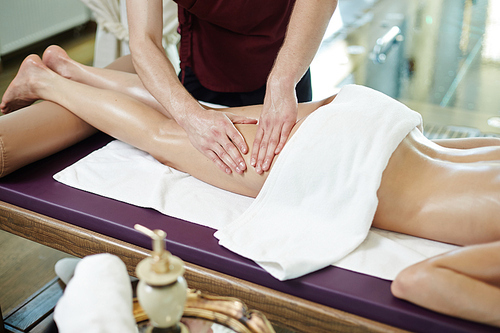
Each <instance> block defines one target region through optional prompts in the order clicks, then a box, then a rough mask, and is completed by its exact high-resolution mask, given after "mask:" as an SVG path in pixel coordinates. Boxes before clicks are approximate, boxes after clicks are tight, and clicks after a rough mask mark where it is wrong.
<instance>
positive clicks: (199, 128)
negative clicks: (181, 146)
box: [181, 109, 257, 174]
mask: <svg viewBox="0 0 500 333" xmlns="http://www.w3.org/2000/svg"><path fill="white" fill-rule="evenodd" d="M256 123H257V119H253V118H248V117H244V116H238V115H235V114H232V113H225V112H220V111H214V110H202V109H200V110H199V111H196V112H191V113H189V115H188V116H187V119H186V121H183V122H182V124H181V126H182V127H183V128H184V130H185V131H186V133H187V134H188V137H189V140H190V141H191V143H192V144H193V146H194V147H195V148H196V149H198V150H199V151H200V152H201V153H202V154H204V155H205V156H206V157H208V158H209V159H210V160H211V161H213V162H214V163H215V164H216V165H217V166H218V167H219V168H220V169H221V170H222V171H224V172H225V173H227V174H230V173H231V172H232V171H235V172H237V173H240V174H241V173H243V171H245V170H246V164H245V160H244V159H243V157H242V155H241V154H242V153H243V154H246V153H247V152H248V146H247V144H246V142H245V140H244V139H243V136H242V135H241V133H240V132H239V131H238V130H237V129H236V127H234V125H233V124H256Z"/></svg>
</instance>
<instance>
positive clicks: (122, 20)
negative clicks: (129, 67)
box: [80, 0, 180, 71]
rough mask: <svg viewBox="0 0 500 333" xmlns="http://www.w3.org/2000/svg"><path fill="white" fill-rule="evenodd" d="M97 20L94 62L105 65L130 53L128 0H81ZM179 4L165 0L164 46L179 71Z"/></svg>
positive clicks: (96, 64)
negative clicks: (126, 3) (126, 4)
mask: <svg viewBox="0 0 500 333" xmlns="http://www.w3.org/2000/svg"><path fill="white" fill-rule="evenodd" d="M80 1H82V2H83V3H84V4H85V5H86V6H87V7H88V8H89V9H90V10H91V11H92V14H93V16H94V18H95V20H96V22H97V34H96V44H95V51H94V66H96V67H104V66H106V65H108V64H109V63H110V62H112V61H113V60H114V59H116V58H118V57H120V56H122V55H126V54H129V53H130V50H129V48H128V40H129V34H128V25H127V15H126V7H125V2H126V1H125V0H80ZM177 26H178V21H177V4H175V3H174V2H173V1H172V0H163V47H164V48H165V51H166V53H167V56H168V58H169V59H170V61H171V62H172V64H173V66H174V68H175V69H176V70H177V71H179V54H178V52H177V44H178V42H179V40H180V36H179V34H178V33H177Z"/></svg>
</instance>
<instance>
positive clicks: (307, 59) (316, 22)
mask: <svg viewBox="0 0 500 333" xmlns="http://www.w3.org/2000/svg"><path fill="white" fill-rule="evenodd" d="M336 7H337V0H297V1H296V3H295V7H294V9H293V12H292V15H291V17H290V23H289V25H288V29H287V34H286V36H285V40H284V42H283V46H282V47H281V50H280V51H279V53H278V56H277V58H276V61H275V63H274V66H273V69H272V70H271V73H270V75H269V78H268V85H270V86H271V88H273V87H281V88H294V87H295V85H296V84H297V82H299V81H300V79H301V78H302V76H303V75H304V73H305V72H306V71H307V69H308V68H309V66H310V64H311V62H312V60H313V58H314V56H315V54H316V52H317V50H318V48H319V46H320V44H321V41H322V39H323V36H324V34H325V31H326V28H327V27H328V23H329V22H330V19H331V17H332V15H333V12H334V11H335V8H336Z"/></svg>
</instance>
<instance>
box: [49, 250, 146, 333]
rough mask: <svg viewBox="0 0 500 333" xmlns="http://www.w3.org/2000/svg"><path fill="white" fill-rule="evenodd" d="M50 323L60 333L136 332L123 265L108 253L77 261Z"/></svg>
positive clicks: (130, 289) (128, 282) (130, 292)
mask: <svg viewBox="0 0 500 333" xmlns="http://www.w3.org/2000/svg"><path fill="white" fill-rule="evenodd" d="M54 321H55V322H56V324H57V328H58V330H59V332H61V333H78V332H82V333H107V332H123V333H136V332H137V326H136V323H135V319H134V315H133V312H132V286H131V284H130V278H129V276H128V273H127V269H126V267H125V264H124V263H123V262H122V261H121V260H120V259H119V258H118V257H116V256H114V255H111V254H97V255H93V256H88V257H85V258H84V259H83V260H81V261H80V262H79V263H78V265H77V266H76V270H75V274H74V276H73V278H72V279H71V280H70V281H69V283H68V285H67V286H66V289H65V290H64V294H63V296H62V297H61V299H59V301H58V302H57V305H56V308H55V310H54Z"/></svg>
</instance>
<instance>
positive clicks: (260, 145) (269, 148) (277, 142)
mask: <svg viewBox="0 0 500 333" xmlns="http://www.w3.org/2000/svg"><path fill="white" fill-rule="evenodd" d="M297 112H298V104H297V97H296V95H295V89H294V88H292V89H291V90H290V91H287V92H286V93H277V92H273V91H272V90H271V89H269V90H268V93H266V97H265V99H264V106H263V109H262V114H261V116H260V119H259V128H258V129H257V134H256V136H255V140H254V142H253V148H252V157H251V160H250V164H251V165H252V166H253V167H255V171H256V172H257V173H259V174H261V173H263V172H264V171H268V170H269V168H270V167H271V163H272V162H273V159H274V156H275V155H277V154H279V153H280V152H281V150H282V149H283V147H284V146H285V143H286V142H287V140H288V136H289V135H290V132H291V130H292V128H293V126H294V125H295V123H296V122H297Z"/></svg>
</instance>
